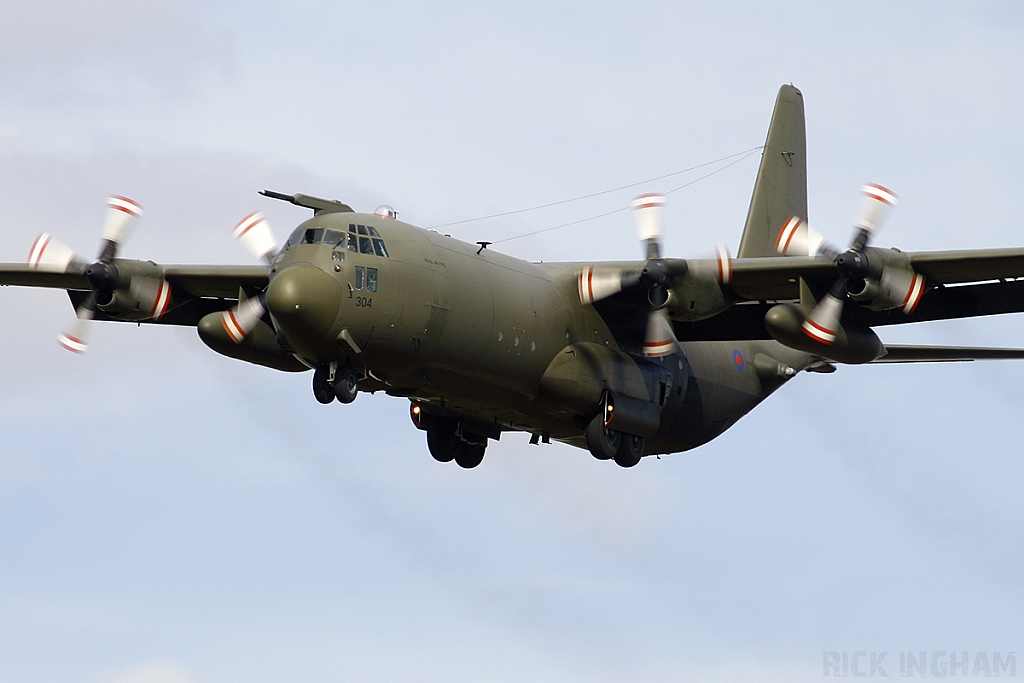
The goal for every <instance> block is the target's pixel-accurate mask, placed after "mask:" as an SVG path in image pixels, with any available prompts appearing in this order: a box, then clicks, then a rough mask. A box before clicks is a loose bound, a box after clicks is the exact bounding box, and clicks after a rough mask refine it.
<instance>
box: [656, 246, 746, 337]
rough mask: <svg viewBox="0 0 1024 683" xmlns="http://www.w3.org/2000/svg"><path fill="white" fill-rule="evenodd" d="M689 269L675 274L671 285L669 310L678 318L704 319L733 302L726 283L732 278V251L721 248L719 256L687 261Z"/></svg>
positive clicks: (687, 319) (685, 320)
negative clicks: (724, 288) (726, 292)
mask: <svg viewBox="0 0 1024 683" xmlns="http://www.w3.org/2000/svg"><path fill="white" fill-rule="evenodd" d="M686 265H687V272H686V274H685V275H683V276H681V277H676V278H675V279H674V280H673V282H672V286H671V287H669V290H668V291H669V300H668V304H667V305H668V314H669V317H671V318H672V319H673V320H678V321H679V322H693V321H697V320H705V319H707V318H710V317H712V316H715V315H718V314H719V313H721V312H722V311H724V310H726V309H727V308H729V307H730V306H732V304H733V302H732V301H731V300H730V299H729V298H728V297H727V296H726V295H725V291H724V290H723V285H727V284H729V282H731V280H732V262H731V261H730V260H729V255H728V254H727V253H724V252H720V253H719V255H718V258H716V259H713V260H712V259H692V260H689V259H688V260H687V261H686Z"/></svg>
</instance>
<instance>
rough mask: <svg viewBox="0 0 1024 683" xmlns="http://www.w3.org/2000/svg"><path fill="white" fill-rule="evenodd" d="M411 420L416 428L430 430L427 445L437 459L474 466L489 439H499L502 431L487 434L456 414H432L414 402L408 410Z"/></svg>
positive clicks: (478, 461) (482, 456) (480, 460)
mask: <svg viewBox="0 0 1024 683" xmlns="http://www.w3.org/2000/svg"><path fill="white" fill-rule="evenodd" d="M409 414H410V416H411V417H412V422H413V424H414V425H416V428H417V429H421V430H423V431H425V432H426V433H427V448H428V449H429V450H430V455H431V456H433V458H434V460H437V461H438V462H451V461H452V460H454V461H455V464H457V465H458V466H459V467H463V468H465V469H467V470H468V469H472V468H474V467H476V466H477V465H479V464H480V463H481V462H483V459H484V451H486V450H487V439H488V438H495V439H496V438H498V437H499V436H500V433H499V432H495V433H492V434H488V435H484V434H479V433H477V432H478V431H487V430H484V429H479V428H477V430H476V431H474V430H473V427H472V426H471V425H466V424H463V423H462V422H461V421H460V420H458V419H456V418H454V417H445V416H442V415H431V414H428V413H425V412H423V409H422V408H421V407H420V406H419V405H417V404H415V403H413V404H412V406H411V407H410V409H409Z"/></svg>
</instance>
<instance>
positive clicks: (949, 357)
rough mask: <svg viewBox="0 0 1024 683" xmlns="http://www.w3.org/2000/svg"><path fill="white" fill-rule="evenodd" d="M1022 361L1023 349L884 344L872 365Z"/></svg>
mask: <svg viewBox="0 0 1024 683" xmlns="http://www.w3.org/2000/svg"><path fill="white" fill-rule="evenodd" d="M1014 359H1024V349H992V348H976V347H969V346H911V345H903V344H886V345H885V355H884V356H882V357H881V358H876V359H875V360H873V361H871V362H872V363H951V362H957V361H972V360H1014Z"/></svg>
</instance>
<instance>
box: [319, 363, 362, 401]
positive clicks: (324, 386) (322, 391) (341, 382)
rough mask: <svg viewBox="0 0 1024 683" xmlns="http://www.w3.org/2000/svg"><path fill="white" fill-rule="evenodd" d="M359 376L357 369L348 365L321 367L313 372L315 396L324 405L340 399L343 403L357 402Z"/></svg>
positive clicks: (332, 364) (333, 364) (331, 364)
mask: <svg viewBox="0 0 1024 683" xmlns="http://www.w3.org/2000/svg"><path fill="white" fill-rule="evenodd" d="M358 384H359V376H358V375H357V374H356V371H355V368H353V367H352V366H351V365H349V364H348V363H346V364H345V365H340V366H339V365H337V364H335V363H330V364H328V365H321V366H319V367H318V368H317V369H316V370H314V371H313V396H315V397H316V400H317V401H319V402H320V403H323V404H324V405H327V404H328V403H331V402H333V401H334V399H338V400H339V401H340V402H342V403H351V402H352V401H354V400H356V393H357V391H358Z"/></svg>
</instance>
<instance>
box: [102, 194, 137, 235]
mask: <svg viewBox="0 0 1024 683" xmlns="http://www.w3.org/2000/svg"><path fill="white" fill-rule="evenodd" d="M141 216H142V206H141V205H140V204H139V203H138V202H136V201H134V200H132V199H128V197H121V196H119V195H113V196H111V197H110V198H109V199H108V200H107V219H106V221H105V222H104V223H103V233H102V235H101V237H102V238H103V239H105V240H109V241H111V242H114V243H116V244H124V242H125V240H127V239H128V235H129V234H131V230H132V228H133V227H134V226H135V223H136V222H137V221H138V220H139V218H140V217H141Z"/></svg>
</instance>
